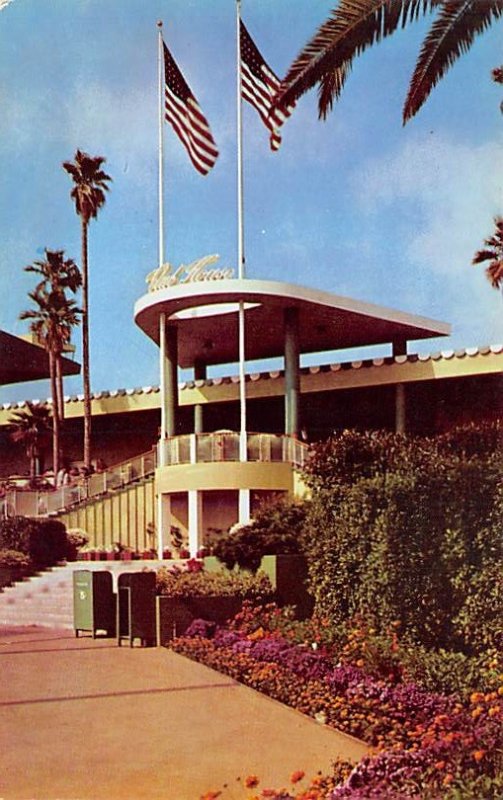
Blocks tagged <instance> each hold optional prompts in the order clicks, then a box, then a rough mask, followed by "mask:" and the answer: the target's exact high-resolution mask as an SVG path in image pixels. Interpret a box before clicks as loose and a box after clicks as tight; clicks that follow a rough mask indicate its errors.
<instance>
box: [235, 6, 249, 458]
mask: <svg viewBox="0 0 503 800" xmlns="http://www.w3.org/2000/svg"><path fill="white" fill-rule="evenodd" d="M240 22H241V0H236V53H237V86H236V112H237V120H236V122H237V125H236V127H237V203H238V278H239V280H240V281H241V280H243V278H244V277H245V255H244V225H243V124H242V100H241V36H240ZM238 327H239V408H240V436H239V460H240V461H246V458H247V447H246V386H245V311H244V302H243V300H242V299H241V300H240V301H239V315H238Z"/></svg>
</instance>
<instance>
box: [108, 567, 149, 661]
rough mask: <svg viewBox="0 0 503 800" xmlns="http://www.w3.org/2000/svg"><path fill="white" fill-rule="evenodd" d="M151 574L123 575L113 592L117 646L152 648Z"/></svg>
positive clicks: (126, 573)
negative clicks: (115, 598)
mask: <svg viewBox="0 0 503 800" xmlns="http://www.w3.org/2000/svg"><path fill="white" fill-rule="evenodd" d="M155 584H156V573H155V572H123V573H122V575H119V582H118V590H117V644H118V645H119V647H120V646H121V644H122V640H123V639H127V640H128V641H129V646H130V647H132V646H133V642H134V640H135V639H140V641H141V644H142V645H144V646H147V647H148V646H153V645H155V638H156V635H155Z"/></svg>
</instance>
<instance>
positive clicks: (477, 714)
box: [472, 706, 484, 719]
mask: <svg viewBox="0 0 503 800" xmlns="http://www.w3.org/2000/svg"><path fill="white" fill-rule="evenodd" d="M483 710H484V709H483V708H482V707H481V706H477V708H474V709H473V711H472V717H473V719H477V717H480V715H481V714H482V712H483Z"/></svg>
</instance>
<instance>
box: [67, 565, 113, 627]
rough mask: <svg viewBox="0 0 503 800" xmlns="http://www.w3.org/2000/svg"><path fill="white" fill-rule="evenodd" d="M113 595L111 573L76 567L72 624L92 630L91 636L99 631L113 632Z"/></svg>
mask: <svg viewBox="0 0 503 800" xmlns="http://www.w3.org/2000/svg"><path fill="white" fill-rule="evenodd" d="M115 616H116V615H115V595H114V592H113V582H112V575H111V573H110V572H106V571H104V570H96V571H94V570H89V569H78V570H75V572H74V573H73V627H74V630H75V636H77V637H78V635H79V631H86V632H88V631H89V632H91V633H92V636H93V639H94V638H95V637H96V634H97V632H98V631H104V632H106V635H107V636H115Z"/></svg>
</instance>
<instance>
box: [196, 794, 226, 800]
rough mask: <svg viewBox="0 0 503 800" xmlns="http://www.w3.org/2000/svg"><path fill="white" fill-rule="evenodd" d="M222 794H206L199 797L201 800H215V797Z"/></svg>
mask: <svg viewBox="0 0 503 800" xmlns="http://www.w3.org/2000/svg"><path fill="white" fill-rule="evenodd" d="M221 794H222V792H206V794H202V795H201V800H217V797H220V795H221Z"/></svg>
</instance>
